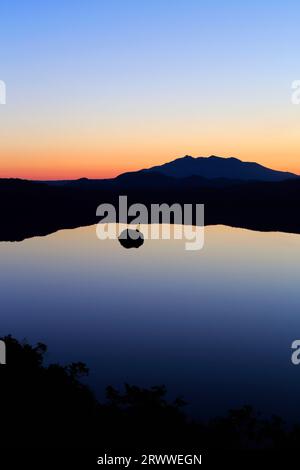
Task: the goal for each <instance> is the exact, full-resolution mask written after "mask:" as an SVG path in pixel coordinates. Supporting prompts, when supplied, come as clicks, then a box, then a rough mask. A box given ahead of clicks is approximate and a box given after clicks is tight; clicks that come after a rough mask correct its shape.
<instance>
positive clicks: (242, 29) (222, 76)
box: [0, 0, 300, 179]
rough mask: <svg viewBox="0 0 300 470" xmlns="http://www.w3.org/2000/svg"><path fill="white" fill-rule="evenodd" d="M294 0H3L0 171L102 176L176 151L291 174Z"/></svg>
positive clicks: (295, 131) (299, 145) (299, 32)
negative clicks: (246, 162)
mask: <svg viewBox="0 0 300 470" xmlns="http://www.w3.org/2000/svg"><path fill="white" fill-rule="evenodd" d="M299 17H300V3H299V1H298V0H294V1H283V0H281V1H276V0H272V1H271V0H269V1H258V0H252V1H246V2H241V1H233V0H232V1H230V0H229V1H224V0H203V1H201V0H145V1H142V0H105V1H104V0H86V1H82V0H51V1H50V0H45V1H43V2H42V1H40V0H26V1H23V0H19V1H17V0H11V1H8V0H6V1H4V2H1V7H0V18H1V27H0V79H1V80H4V81H5V82H6V85H7V104H6V105H5V106H3V105H1V106H0V159H1V166H0V176H2V177H11V176H13V177H26V178H33V179H55V178H77V177H82V176H87V177H110V176H113V175H116V174H118V173H121V172H123V171H126V170H134V169H139V168H144V167H149V166H152V165H154V164H158V163H163V162H165V161H169V160H171V159H174V158H176V157H179V156H183V155H185V154H190V155H193V156H200V155H201V156H208V155H211V154H215V155H221V156H235V157H238V158H241V159H242V160H249V161H250V160H251V161H258V162H260V163H262V164H265V165H267V166H271V167H273V168H277V169H283V170H291V171H295V172H299V173H300V159H299V156H300V139H299V136H300V132H299V130H300V129H299V128H300V106H295V105H292V104H291V93H292V91H291V84H292V82H293V81H294V80H297V79H299V80H300V65H299V44H300V28H299Z"/></svg>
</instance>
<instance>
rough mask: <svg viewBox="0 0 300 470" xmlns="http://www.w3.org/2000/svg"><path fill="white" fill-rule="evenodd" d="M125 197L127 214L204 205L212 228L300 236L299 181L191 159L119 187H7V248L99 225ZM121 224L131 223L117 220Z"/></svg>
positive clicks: (248, 166)
mask: <svg viewBox="0 0 300 470" xmlns="http://www.w3.org/2000/svg"><path fill="white" fill-rule="evenodd" d="M204 170H205V171H204ZM197 171H198V172H199V173H200V172H201V171H202V173H203V174H202V175H200V174H195V173H196V172H197ZM164 172H167V173H172V175H170V174H165V173H164ZM179 174H180V175H181V176H180V177H179V176H175V175H179ZM262 178H264V180H262ZM268 178H269V180H268ZM274 179H275V180H274ZM120 195H127V198H128V206H129V205H131V204H134V203H137V202H139V203H142V204H145V205H146V207H147V208H148V210H149V211H150V209H151V204H161V203H167V204H169V205H172V204H174V203H180V204H196V203H197V204H205V224H206V225H215V224H223V225H230V226H233V227H243V228H249V229H252V230H262V231H283V232H289V233H290V232H293V233H300V221H299V219H298V218H297V217H296V216H295V214H297V213H298V212H299V210H300V177H299V176H297V175H295V174H293V173H285V172H280V171H275V170H271V169H268V168H265V167H263V166H261V165H259V164H257V163H245V162H241V161H240V160H237V159H232V158H228V159H226V158H220V157H209V158H192V157H184V158H180V159H177V160H175V161H173V162H170V163H166V164H165V165H162V166H160V167H153V168H150V169H148V170H140V171H136V172H129V173H124V174H122V175H120V176H118V177H116V178H112V179H102V180H100V179H99V180H97V179H93V180H89V179H88V178H81V179H78V180H73V181H72V180H71V181H68V180H64V181H50V182H49V181H44V182H42V181H39V182H38V181H26V180H20V179H0V214H1V225H0V240H1V241H16V240H18V241H20V240H23V239H24V238H29V237H33V236H37V235H39V236H43V235H47V234H49V233H53V232H55V231H56V230H60V229H64V228H75V227H79V226H86V225H92V224H95V223H98V222H99V218H98V217H97V216H96V208H97V207H98V206H99V204H101V203H110V204H113V205H114V206H115V207H118V203H119V196H120ZM117 220H118V221H121V222H126V221H122V220H120V219H119V215H118V214H117ZM170 222H171V223H172V221H170ZM193 223H194V221H193Z"/></svg>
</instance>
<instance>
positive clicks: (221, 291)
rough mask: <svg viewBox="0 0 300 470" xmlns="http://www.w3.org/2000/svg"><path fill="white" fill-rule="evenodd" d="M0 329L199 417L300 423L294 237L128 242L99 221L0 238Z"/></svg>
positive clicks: (223, 231)
mask: <svg viewBox="0 0 300 470" xmlns="http://www.w3.org/2000/svg"><path fill="white" fill-rule="evenodd" d="M0 260H1V266H0V286H1V287H0V290H1V323H0V334H1V335H5V334H9V333H11V334H13V335H14V336H16V337H17V338H18V339H22V338H26V339H27V340H28V341H30V342H31V343H35V342H37V341H42V342H45V343H46V344H47V345H48V347H49V353H48V354H47V360H48V361H59V362H60V363H67V362H70V361H78V360H80V361H83V362H86V363H87V365H88V366H89V367H90V371H91V372H90V377H89V379H88V380H89V383H90V384H91V385H92V386H93V388H94V389H95V390H96V391H97V393H98V395H99V396H100V397H102V396H103V390H104V387H105V386H106V385H108V384H111V385H114V386H120V385H121V384H122V383H124V382H128V383H130V384H136V385H140V386H152V385H158V384H165V385H166V387H167V389H168V391H169V395H170V397H171V398H175V397H176V396H178V395H182V396H184V398H185V399H186V400H187V401H188V402H189V403H190V406H189V410H190V411H191V412H193V413H194V414H197V415H201V416H203V417H204V418H207V417H210V416H216V415H218V414H223V413H225V412H226V411H227V410H228V409H229V408H231V407H238V406H242V405H243V404H252V405H254V406H255V407H256V408H258V409H259V410H261V411H262V412H263V413H266V414H271V413H276V414H279V415H281V416H282V417H284V418H285V419H288V420H292V421H293V420H294V419H298V420H300V407H299V406H298V401H299V396H300V366H298V367H297V366H294V365H292V364H291V359H290V358H291V343H292V341H293V340H294V339H300V289H299V281H300V236H299V235H290V234H281V233H258V232H253V231H248V230H242V229H234V228H228V227H223V226H214V227H206V229H205V246H204V249H203V250H201V251H185V250H184V241H181V240H146V241H145V244H144V245H143V246H142V247H141V248H140V249H138V250H135V249H133V250H125V249H124V248H122V247H121V246H120V244H119V243H118V241H116V240H106V241H100V240H98V239H97V237H96V232H95V227H85V228H79V229H74V230H65V231H60V232H57V233H55V234H52V235H49V236H47V237H41V238H38V237H37V238H32V239H29V240H25V241H23V242H18V243H4V242H3V243H0Z"/></svg>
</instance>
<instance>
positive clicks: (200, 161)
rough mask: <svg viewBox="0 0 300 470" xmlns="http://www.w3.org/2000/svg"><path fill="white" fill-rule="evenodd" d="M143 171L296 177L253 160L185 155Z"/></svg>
mask: <svg viewBox="0 0 300 470" xmlns="http://www.w3.org/2000/svg"><path fill="white" fill-rule="evenodd" d="M142 171H143V172H144V173H152V172H155V173H161V174H163V175H166V176H172V177H176V178H186V177H189V176H201V177H203V178H208V179H212V178H229V179H234V180H242V181H253V180H256V181H283V180H285V179H289V178H297V177H298V175H295V174H294V173H289V172H284V171H277V170H272V169H270V168H267V167H265V166H262V165H260V164H258V163H255V162H243V161H241V160H239V159H237V158H233V157H230V158H223V157H216V156H214V155H212V156H210V157H198V158H194V157H190V156H189V155H186V156H185V157H182V158H177V159H176V160H173V161H171V162H168V163H165V164H163V165H158V166H154V167H152V168H149V169H145V170H142Z"/></svg>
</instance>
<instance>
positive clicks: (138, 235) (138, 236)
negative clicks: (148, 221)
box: [118, 228, 144, 249]
mask: <svg viewBox="0 0 300 470" xmlns="http://www.w3.org/2000/svg"><path fill="white" fill-rule="evenodd" d="M118 240H119V242H120V244H121V245H122V246H123V247H124V248H126V249H129V248H139V247H140V246H142V245H143V244H144V235H143V234H142V232H140V230H139V229H138V228H136V229H135V230H132V229H126V230H123V232H122V233H121V234H120V236H119V238H118Z"/></svg>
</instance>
